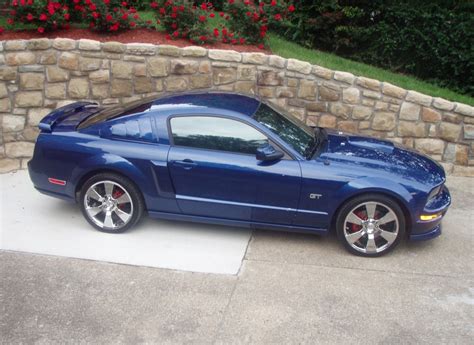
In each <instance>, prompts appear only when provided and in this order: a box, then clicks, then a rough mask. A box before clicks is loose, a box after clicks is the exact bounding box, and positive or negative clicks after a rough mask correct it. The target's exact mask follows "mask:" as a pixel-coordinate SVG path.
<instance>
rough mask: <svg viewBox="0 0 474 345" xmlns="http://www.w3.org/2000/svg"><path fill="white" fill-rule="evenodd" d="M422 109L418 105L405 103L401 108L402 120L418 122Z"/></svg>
mask: <svg viewBox="0 0 474 345" xmlns="http://www.w3.org/2000/svg"><path fill="white" fill-rule="evenodd" d="M420 110H421V107H420V106H419V105H418V104H414V103H409V102H403V103H402V106H401V108H400V119H402V120H411V121H416V120H418V119H419V118H420Z"/></svg>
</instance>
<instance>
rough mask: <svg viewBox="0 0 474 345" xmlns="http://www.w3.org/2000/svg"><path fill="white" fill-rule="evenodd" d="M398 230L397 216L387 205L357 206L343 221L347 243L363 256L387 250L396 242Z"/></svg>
mask: <svg viewBox="0 0 474 345" xmlns="http://www.w3.org/2000/svg"><path fill="white" fill-rule="evenodd" d="M399 230H400V225H399V220H398V217H397V214H396V213H395V212H394V211H393V210H392V209H391V208H390V207H388V206H387V205H385V204H383V203H380V202H375V201H368V202H363V203H361V204H359V205H357V206H356V207H354V208H353V209H352V210H351V211H350V212H349V213H348V214H347V216H346V218H345V220H344V236H345V239H346V241H347V243H348V244H349V245H350V246H351V247H352V248H353V249H355V250H356V251H358V252H361V253H364V254H375V253H381V252H383V251H385V250H387V249H388V248H389V247H390V246H391V245H392V244H393V243H394V242H395V241H396V239H397V237H398V233H399Z"/></svg>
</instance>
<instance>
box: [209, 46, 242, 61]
mask: <svg viewBox="0 0 474 345" xmlns="http://www.w3.org/2000/svg"><path fill="white" fill-rule="evenodd" d="M208 55H209V59H211V60H218V61H231V62H240V61H241V60H242V55H241V54H240V53H238V52H236V51H233V50H220V49H210V50H209V53H208Z"/></svg>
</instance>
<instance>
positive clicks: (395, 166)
mask: <svg viewBox="0 0 474 345" xmlns="http://www.w3.org/2000/svg"><path fill="white" fill-rule="evenodd" d="M327 139H328V140H327V143H326V145H325V149H324V150H323V152H322V153H321V155H320V158H321V159H323V160H325V161H328V162H331V161H333V162H340V163H343V164H347V165H349V166H353V167H354V168H355V167H358V168H362V169H363V170H365V171H366V172H368V171H373V172H374V174H376V175H377V176H379V175H380V174H381V173H384V174H391V175H397V176H399V177H402V178H404V179H409V180H415V181H417V182H420V183H422V184H429V185H438V184H440V183H442V182H444V181H445V177H446V175H445V172H444V169H443V167H441V166H440V165H439V164H438V163H437V162H435V161H434V160H432V159H431V158H429V157H427V156H425V155H423V154H420V153H418V152H415V151H413V150H411V149H408V148H405V147H403V146H402V145H399V144H394V143H392V142H390V141H386V140H381V139H376V138H371V137H364V136H359V135H352V134H348V133H344V132H337V131H332V130H327ZM367 169H368V170H367Z"/></svg>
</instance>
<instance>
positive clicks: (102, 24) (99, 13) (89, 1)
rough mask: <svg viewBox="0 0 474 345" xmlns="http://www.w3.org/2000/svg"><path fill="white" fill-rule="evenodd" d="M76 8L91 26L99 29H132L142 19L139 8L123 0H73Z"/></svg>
mask: <svg viewBox="0 0 474 345" xmlns="http://www.w3.org/2000/svg"><path fill="white" fill-rule="evenodd" d="M73 1H74V3H75V4H76V6H75V9H76V10H78V11H81V12H83V16H84V18H85V19H86V20H87V21H88V22H89V27H90V28H91V29H93V30H98V31H119V30H127V29H132V28H134V27H136V26H137V22H138V21H139V19H140V16H139V14H138V13H137V10H136V9H135V8H134V7H132V6H129V4H128V3H127V2H126V1H121V0H84V1H83V2H82V1H81V0H73Z"/></svg>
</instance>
